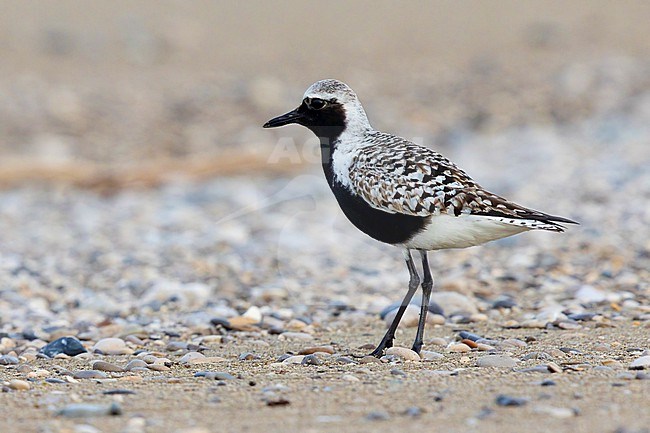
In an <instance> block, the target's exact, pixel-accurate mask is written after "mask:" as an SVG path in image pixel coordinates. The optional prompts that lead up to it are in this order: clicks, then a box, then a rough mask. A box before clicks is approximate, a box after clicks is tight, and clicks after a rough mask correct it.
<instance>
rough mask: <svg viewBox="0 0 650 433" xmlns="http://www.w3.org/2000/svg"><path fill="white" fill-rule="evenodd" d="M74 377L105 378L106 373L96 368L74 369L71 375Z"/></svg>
mask: <svg viewBox="0 0 650 433" xmlns="http://www.w3.org/2000/svg"><path fill="white" fill-rule="evenodd" d="M72 377H73V378H75V379H106V378H107V377H108V376H106V373H104V372H102V371H98V370H81V371H76V372H75V373H74V374H73V375H72Z"/></svg>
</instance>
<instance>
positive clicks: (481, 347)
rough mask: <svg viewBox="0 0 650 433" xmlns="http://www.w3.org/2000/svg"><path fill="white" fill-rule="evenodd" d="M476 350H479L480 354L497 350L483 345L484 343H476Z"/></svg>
mask: <svg viewBox="0 0 650 433" xmlns="http://www.w3.org/2000/svg"><path fill="white" fill-rule="evenodd" d="M476 349H477V350H480V351H481V352H489V351H491V350H497V349H496V347H494V346H490V345H489V344H485V343H476Z"/></svg>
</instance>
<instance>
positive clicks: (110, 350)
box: [93, 338, 133, 355]
mask: <svg viewBox="0 0 650 433" xmlns="http://www.w3.org/2000/svg"><path fill="white" fill-rule="evenodd" d="M93 351H95V352H99V353H103V354H104V355H130V354H132V353H133V350H132V349H130V348H129V347H127V345H126V342H125V341H124V340H122V339H121V338H102V339H101V340H99V341H98V342H97V343H95V345H94V346H93Z"/></svg>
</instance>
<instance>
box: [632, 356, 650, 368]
mask: <svg viewBox="0 0 650 433" xmlns="http://www.w3.org/2000/svg"><path fill="white" fill-rule="evenodd" d="M629 368H630V370H643V369H646V368H648V369H650V355H648V356H642V357H640V358H637V359H635V360H634V361H632V362H631V363H630V367H629Z"/></svg>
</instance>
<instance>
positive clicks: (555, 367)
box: [546, 361, 562, 373]
mask: <svg viewBox="0 0 650 433" xmlns="http://www.w3.org/2000/svg"><path fill="white" fill-rule="evenodd" d="M546 368H548V371H550V372H551V373H562V367H560V366H559V365H557V364H556V363H555V362H552V361H551V362H549V363H548V364H546Z"/></svg>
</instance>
